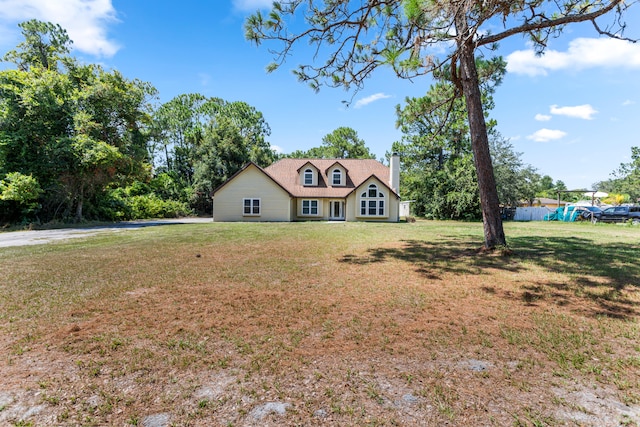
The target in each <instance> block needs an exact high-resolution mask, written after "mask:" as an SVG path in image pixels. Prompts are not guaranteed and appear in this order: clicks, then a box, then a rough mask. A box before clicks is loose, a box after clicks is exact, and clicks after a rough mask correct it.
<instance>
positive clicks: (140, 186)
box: [96, 182, 192, 221]
mask: <svg viewBox="0 0 640 427" xmlns="http://www.w3.org/2000/svg"><path fill="white" fill-rule="evenodd" d="M150 190H151V188H150V186H148V185H146V184H144V183H142V182H134V183H132V184H131V185H130V186H127V187H125V188H116V189H114V190H111V191H108V192H107V193H106V194H105V195H104V196H103V197H102V198H101V199H100V203H99V204H97V208H96V210H97V212H96V214H97V216H98V217H100V218H102V219H108V220H111V221H127V220H134V219H145V218H178V217H183V216H188V215H191V214H192V211H191V209H190V208H189V206H188V204H187V203H185V202H181V201H179V200H171V199H168V200H166V199H162V198H161V197H160V196H159V195H157V194H156V193H154V192H149V191H150Z"/></svg>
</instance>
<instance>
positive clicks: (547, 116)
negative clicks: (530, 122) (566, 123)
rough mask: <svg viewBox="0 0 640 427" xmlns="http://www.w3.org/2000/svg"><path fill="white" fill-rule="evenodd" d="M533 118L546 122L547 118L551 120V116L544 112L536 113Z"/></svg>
mask: <svg viewBox="0 0 640 427" xmlns="http://www.w3.org/2000/svg"><path fill="white" fill-rule="evenodd" d="M535 119H536V120H537V121H539V122H548V121H549V120H551V116H549V115H546V114H536V117H535Z"/></svg>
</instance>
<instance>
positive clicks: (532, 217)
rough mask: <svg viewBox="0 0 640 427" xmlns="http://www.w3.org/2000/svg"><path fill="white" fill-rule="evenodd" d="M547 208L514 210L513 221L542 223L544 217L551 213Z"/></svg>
mask: <svg viewBox="0 0 640 427" xmlns="http://www.w3.org/2000/svg"><path fill="white" fill-rule="evenodd" d="M553 211H554V209H549V208H516V215H515V216H514V217H513V220H514V221H544V216H545V215H547V214H549V213H551V212H553Z"/></svg>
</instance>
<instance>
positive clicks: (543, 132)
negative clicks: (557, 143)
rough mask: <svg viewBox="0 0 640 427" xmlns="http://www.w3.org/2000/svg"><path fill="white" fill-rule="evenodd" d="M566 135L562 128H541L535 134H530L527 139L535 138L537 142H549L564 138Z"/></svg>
mask: <svg viewBox="0 0 640 427" xmlns="http://www.w3.org/2000/svg"><path fill="white" fill-rule="evenodd" d="M566 135H567V133H566V132H563V131H561V130H553V129H540V130H539V131H536V132H534V133H533V134H531V135H529V136H528V137H527V139H530V140H533V141H535V142H549V141H554V140H556V139H561V138H564V137H565V136H566Z"/></svg>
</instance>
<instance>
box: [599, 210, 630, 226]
mask: <svg viewBox="0 0 640 427" xmlns="http://www.w3.org/2000/svg"><path fill="white" fill-rule="evenodd" d="M597 220H598V221H602V222H626V221H629V220H630V221H632V222H633V223H634V224H640V206H613V207H610V208H607V209H605V210H603V211H602V213H601V214H600V218H598V219H597Z"/></svg>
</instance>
